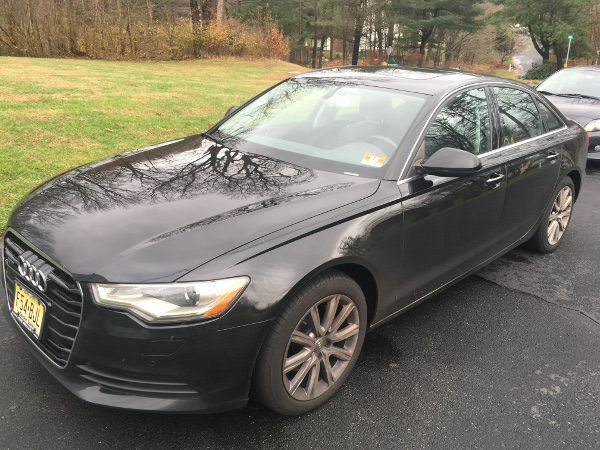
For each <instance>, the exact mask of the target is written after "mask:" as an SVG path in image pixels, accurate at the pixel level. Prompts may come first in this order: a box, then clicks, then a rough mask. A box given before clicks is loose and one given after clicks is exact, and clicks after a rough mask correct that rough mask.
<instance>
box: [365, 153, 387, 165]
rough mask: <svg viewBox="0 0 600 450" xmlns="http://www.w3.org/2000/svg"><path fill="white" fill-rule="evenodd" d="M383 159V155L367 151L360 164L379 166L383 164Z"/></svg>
mask: <svg viewBox="0 0 600 450" xmlns="http://www.w3.org/2000/svg"><path fill="white" fill-rule="evenodd" d="M384 161H385V156H381V155H376V154H374V153H367V154H366V155H365V157H364V158H363V160H362V161H361V164H364V165H365V166H373V167H381V166H383V162H384Z"/></svg>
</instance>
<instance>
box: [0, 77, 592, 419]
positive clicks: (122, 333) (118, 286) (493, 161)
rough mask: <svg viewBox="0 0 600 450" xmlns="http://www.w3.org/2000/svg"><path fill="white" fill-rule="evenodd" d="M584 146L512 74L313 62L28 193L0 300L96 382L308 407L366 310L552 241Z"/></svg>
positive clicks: (47, 354) (103, 400)
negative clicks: (168, 134) (205, 123)
mask: <svg viewBox="0 0 600 450" xmlns="http://www.w3.org/2000/svg"><path fill="white" fill-rule="evenodd" d="M587 146H588V136H587V134H586V133H585V131H584V130H583V129H582V128H581V127H580V126H579V125H577V124H576V123H575V122H572V121H570V120H568V119H566V118H565V117H564V116H563V115H562V114H561V113H560V112H559V111H558V110H556V109H555V107H554V106H553V105H552V104H551V103H549V102H548V101H547V100H546V99H545V98H544V97H543V96H541V95H539V94H538V93H536V92H535V91H534V90H532V89H529V88H528V87H526V86H525V85H522V84H520V83H516V82H511V81H507V80H504V79H499V78H495V77H488V76H481V75H476V74H469V73H465V72H457V71H447V70H431V69H408V68H391V67H359V68H357V67H346V68H332V69H325V70H318V71H313V72H308V73H304V74H301V75H297V76H294V77H292V78H289V79H288V80H285V81H283V82H281V83H279V84H277V85H275V86H273V87H272V88H270V89H268V90H266V91H265V92H263V93H262V94H260V95H258V96H256V97H254V98H253V99H251V100H250V101H248V102H247V103H245V104H244V105H242V106H241V107H239V108H232V110H230V111H229V112H228V113H227V114H226V115H225V117H224V118H223V119H222V120H221V121H220V122H219V123H217V124H216V125H215V126H213V127H212V128H210V129H209V130H208V131H207V132H206V133H203V134H201V135H197V136H191V137H187V138H184V139H179V140H177V141H172V142H167V143H164V144H160V145H155V146H152V147H148V148H144V149H141V150H136V151H133V152H130V153H126V154H123V155H120V156H116V157H112V158H109V159H106V160H103V161H100V162H97V163H94V164H90V165H87V166H83V167H80V168H77V169H75V170H73V171H70V172H68V173H65V174H64V175H61V176H59V177H56V178H54V179H52V180H50V181H49V182H47V183H46V184H44V185H42V186H40V187H39V188H37V189H35V190H34V191H33V192H31V193H30V194H29V195H27V197H25V198H24V199H23V200H22V201H21V202H20V203H19V204H18V205H17V206H16V208H15V209H14V211H13V213H12V215H11V217H10V220H9V222H8V229H7V231H6V233H5V236H4V254H3V272H4V281H5V287H6V296H7V302H6V303H4V302H2V303H3V305H2V309H3V311H4V312H5V316H6V319H7V320H8V322H10V323H11V324H13V325H14V328H15V333H17V334H18V335H20V336H21V337H22V338H23V340H24V341H25V342H26V343H27V345H28V347H29V348H30V350H31V351H32V352H33V354H34V355H35V356H36V357H37V359H38V360H39V361H40V362H41V363H42V364H43V365H44V366H45V367H46V368H47V369H48V371H49V372H50V373H51V374H52V375H53V376H55V377H56V378H57V379H58V380H59V381H60V382H61V383H62V384H63V385H64V386H65V387H66V388H67V389H68V390H70V391H71V392H73V393H74V394H75V395H77V396H78V397H80V398H82V399H84V400H87V401H89V402H92V403H96V404H101V405H107V406H113V407H118V408H128V409H134V410H146V411H163V412H168V411H179V412H183V411H194V412H216V411H223V410H228V409H233V408H241V407H243V406H244V405H245V404H246V402H247V401H248V398H249V396H250V395H252V396H253V397H254V398H256V399H258V400H259V401H260V402H262V403H264V404H265V405H267V406H268V407H270V408H272V409H273V410H275V411H277V412H279V413H282V414H299V413H303V412H306V411H309V410H311V409H313V408H316V407H318V406H320V405H321V404H323V403H324V402H325V401H327V400H328V399H329V398H330V397H331V396H332V395H333V394H334V393H335V392H336V391H338V390H339V389H340V387H341V386H342V384H343V383H344V381H345V380H346V378H347V377H348V375H349V374H350V371H351V369H352V367H353V366H354V364H355V363H356V360H357V358H358V355H359V353H360V350H361V347H362V345H363V341H364V338H365V333H366V332H367V331H368V330H371V329H373V328H375V327H377V326H378V325H381V324H383V323H384V322H386V321H388V320H390V319H393V318H394V317H396V316H397V315H399V314H400V313H402V312H404V311H406V310H408V309H409V308H411V307H413V306H415V305H417V304H419V303H420V302H422V301H423V300H425V299H427V298H428V297H430V296H432V295H434V294H435V293H437V292H439V291H441V290H442V289H444V288H446V287H448V286H450V285H451V284H453V283H455V282H457V281H459V280H460V279H462V278H464V277H466V276H467V275H469V274H470V273H472V272H474V271H476V270H477V269H478V268H480V267H482V266H483V265H485V264H487V263H489V262H490V261H492V260H494V259H496V258H498V257H499V256H501V255H502V254H504V253H506V252H507V251H509V250H510V249H512V248H513V247H515V246H517V245H519V244H522V243H527V245H529V246H530V247H531V248H533V249H535V250H537V251H539V252H541V253H548V252H551V251H553V250H554V249H555V248H556V247H557V246H558V245H560V243H561V241H562V239H563V236H564V233H565V231H566V229H567V226H568V224H569V219H570V216H571V213H572V211H573V205H574V203H575V200H576V199H577V196H578V194H579V192H580V190H581V186H582V182H583V179H584V174H585V172H584V167H585V164H586V157H587ZM23 376H24V377H26V376H27V375H26V374H24V375H23ZM364 389H365V398H368V390H369V389H373V387H372V386H365V387H364ZM407 395H410V394H407Z"/></svg>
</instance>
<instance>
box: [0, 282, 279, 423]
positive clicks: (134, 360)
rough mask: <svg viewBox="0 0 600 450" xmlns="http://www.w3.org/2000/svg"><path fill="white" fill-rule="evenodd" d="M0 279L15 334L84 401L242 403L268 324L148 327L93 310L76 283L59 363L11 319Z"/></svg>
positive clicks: (194, 408)
mask: <svg viewBox="0 0 600 450" xmlns="http://www.w3.org/2000/svg"><path fill="white" fill-rule="evenodd" d="M0 278H2V281H1V282H0V283H1V284H2V290H1V294H0V308H1V309H2V310H3V313H4V316H5V318H6V320H7V322H8V323H10V324H12V325H13V329H14V332H15V334H17V335H19V336H20V337H21V338H22V340H23V341H24V342H25V343H26V345H27V346H28V348H29V349H30V350H31V352H32V353H33V354H34V355H35V357H36V358H37V359H38V360H39V361H40V362H41V363H42V364H43V365H44V366H45V367H46V369H47V370H48V371H49V372H50V373H51V374H52V375H53V376H54V377H55V378H56V379H57V380H58V381H59V382H60V383H62V384H63V385H64V386H65V387H66V388H67V389H68V390H69V391H71V392H72V393H73V394H75V395H76V396H78V397H79V398H81V399H83V400H86V401H88V402H91V403H95V404H99V405H104V406H111V407H116V408H124V409H130V410H141V411H156V412H205V413H212V412H220V411H226V410H230V409H236V408H242V407H243V406H244V405H245V404H246V403H247V401H248V391H249V386H250V380H251V376H252V370H253V367H254V362H255V360H256V356H257V354H258V351H259V348H260V345H261V343H262V340H263V337H264V335H265V333H266V331H267V330H268V326H269V323H270V322H261V323H256V324H252V325H246V326H240V327H236V328H229V329H220V328H219V323H220V320H219V319H216V320H212V321H210V322H203V323H199V324H191V325H186V326H169V327H165V326H161V327H150V326H148V325H147V324H144V323H142V322H141V321H138V320H137V319H135V318H134V317H132V316H130V315H128V314H127V313H123V312H118V311H111V310H108V309H104V308H100V307H98V306H97V305H95V304H94V302H93V301H92V299H91V292H90V290H89V288H88V287H87V286H82V288H83V289H82V290H83V294H84V298H83V311H82V317H81V325H80V328H79V331H78V334H77V338H76V340H75V343H74V345H73V349H72V352H71V355H70V357H69V360H68V362H67V364H66V365H65V367H64V368H59V367H58V366H57V365H56V364H55V363H53V362H52V361H51V360H50V359H49V358H48V357H47V356H46V355H45V354H44V353H43V352H42V351H41V350H40V348H39V346H38V345H37V344H36V343H35V338H33V336H32V335H30V334H29V332H28V331H26V330H25V329H24V328H23V327H22V326H21V325H19V324H18V323H17V322H16V321H15V319H14V318H13V316H12V314H11V312H10V310H9V306H8V302H7V299H5V298H4V297H5V295H6V294H5V293H6V290H5V289H4V285H3V284H4V279H3V278H4V277H0Z"/></svg>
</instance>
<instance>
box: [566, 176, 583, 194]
mask: <svg viewBox="0 0 600 450" xmlns="http://www.w3.org/2000/svg"><path fill="white" fill-rule="evenodd" d="M567 176H568V177H569V178H571V180H573V185H574V186H575V200H576V201H577V199H578V198H579V191H580V190H581V174H580V173H579V171H578V170H576V169H573V170H571V171H570V172H569V173H568V174H567Z"/></svg>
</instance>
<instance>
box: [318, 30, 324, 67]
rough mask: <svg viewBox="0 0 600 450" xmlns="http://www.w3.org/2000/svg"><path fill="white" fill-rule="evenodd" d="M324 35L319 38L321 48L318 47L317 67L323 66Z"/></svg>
mask: <svg viewBox="0 0 600 450" xmlns="http://www.w3.org/2000/svg"><path fill="white" fill-rule="evenodd" d="M325 39H326V38H325V36H323V37H322V38H321V48H320V49H319V69H320V68H321V67H323V47H325Z"/></svg>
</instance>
